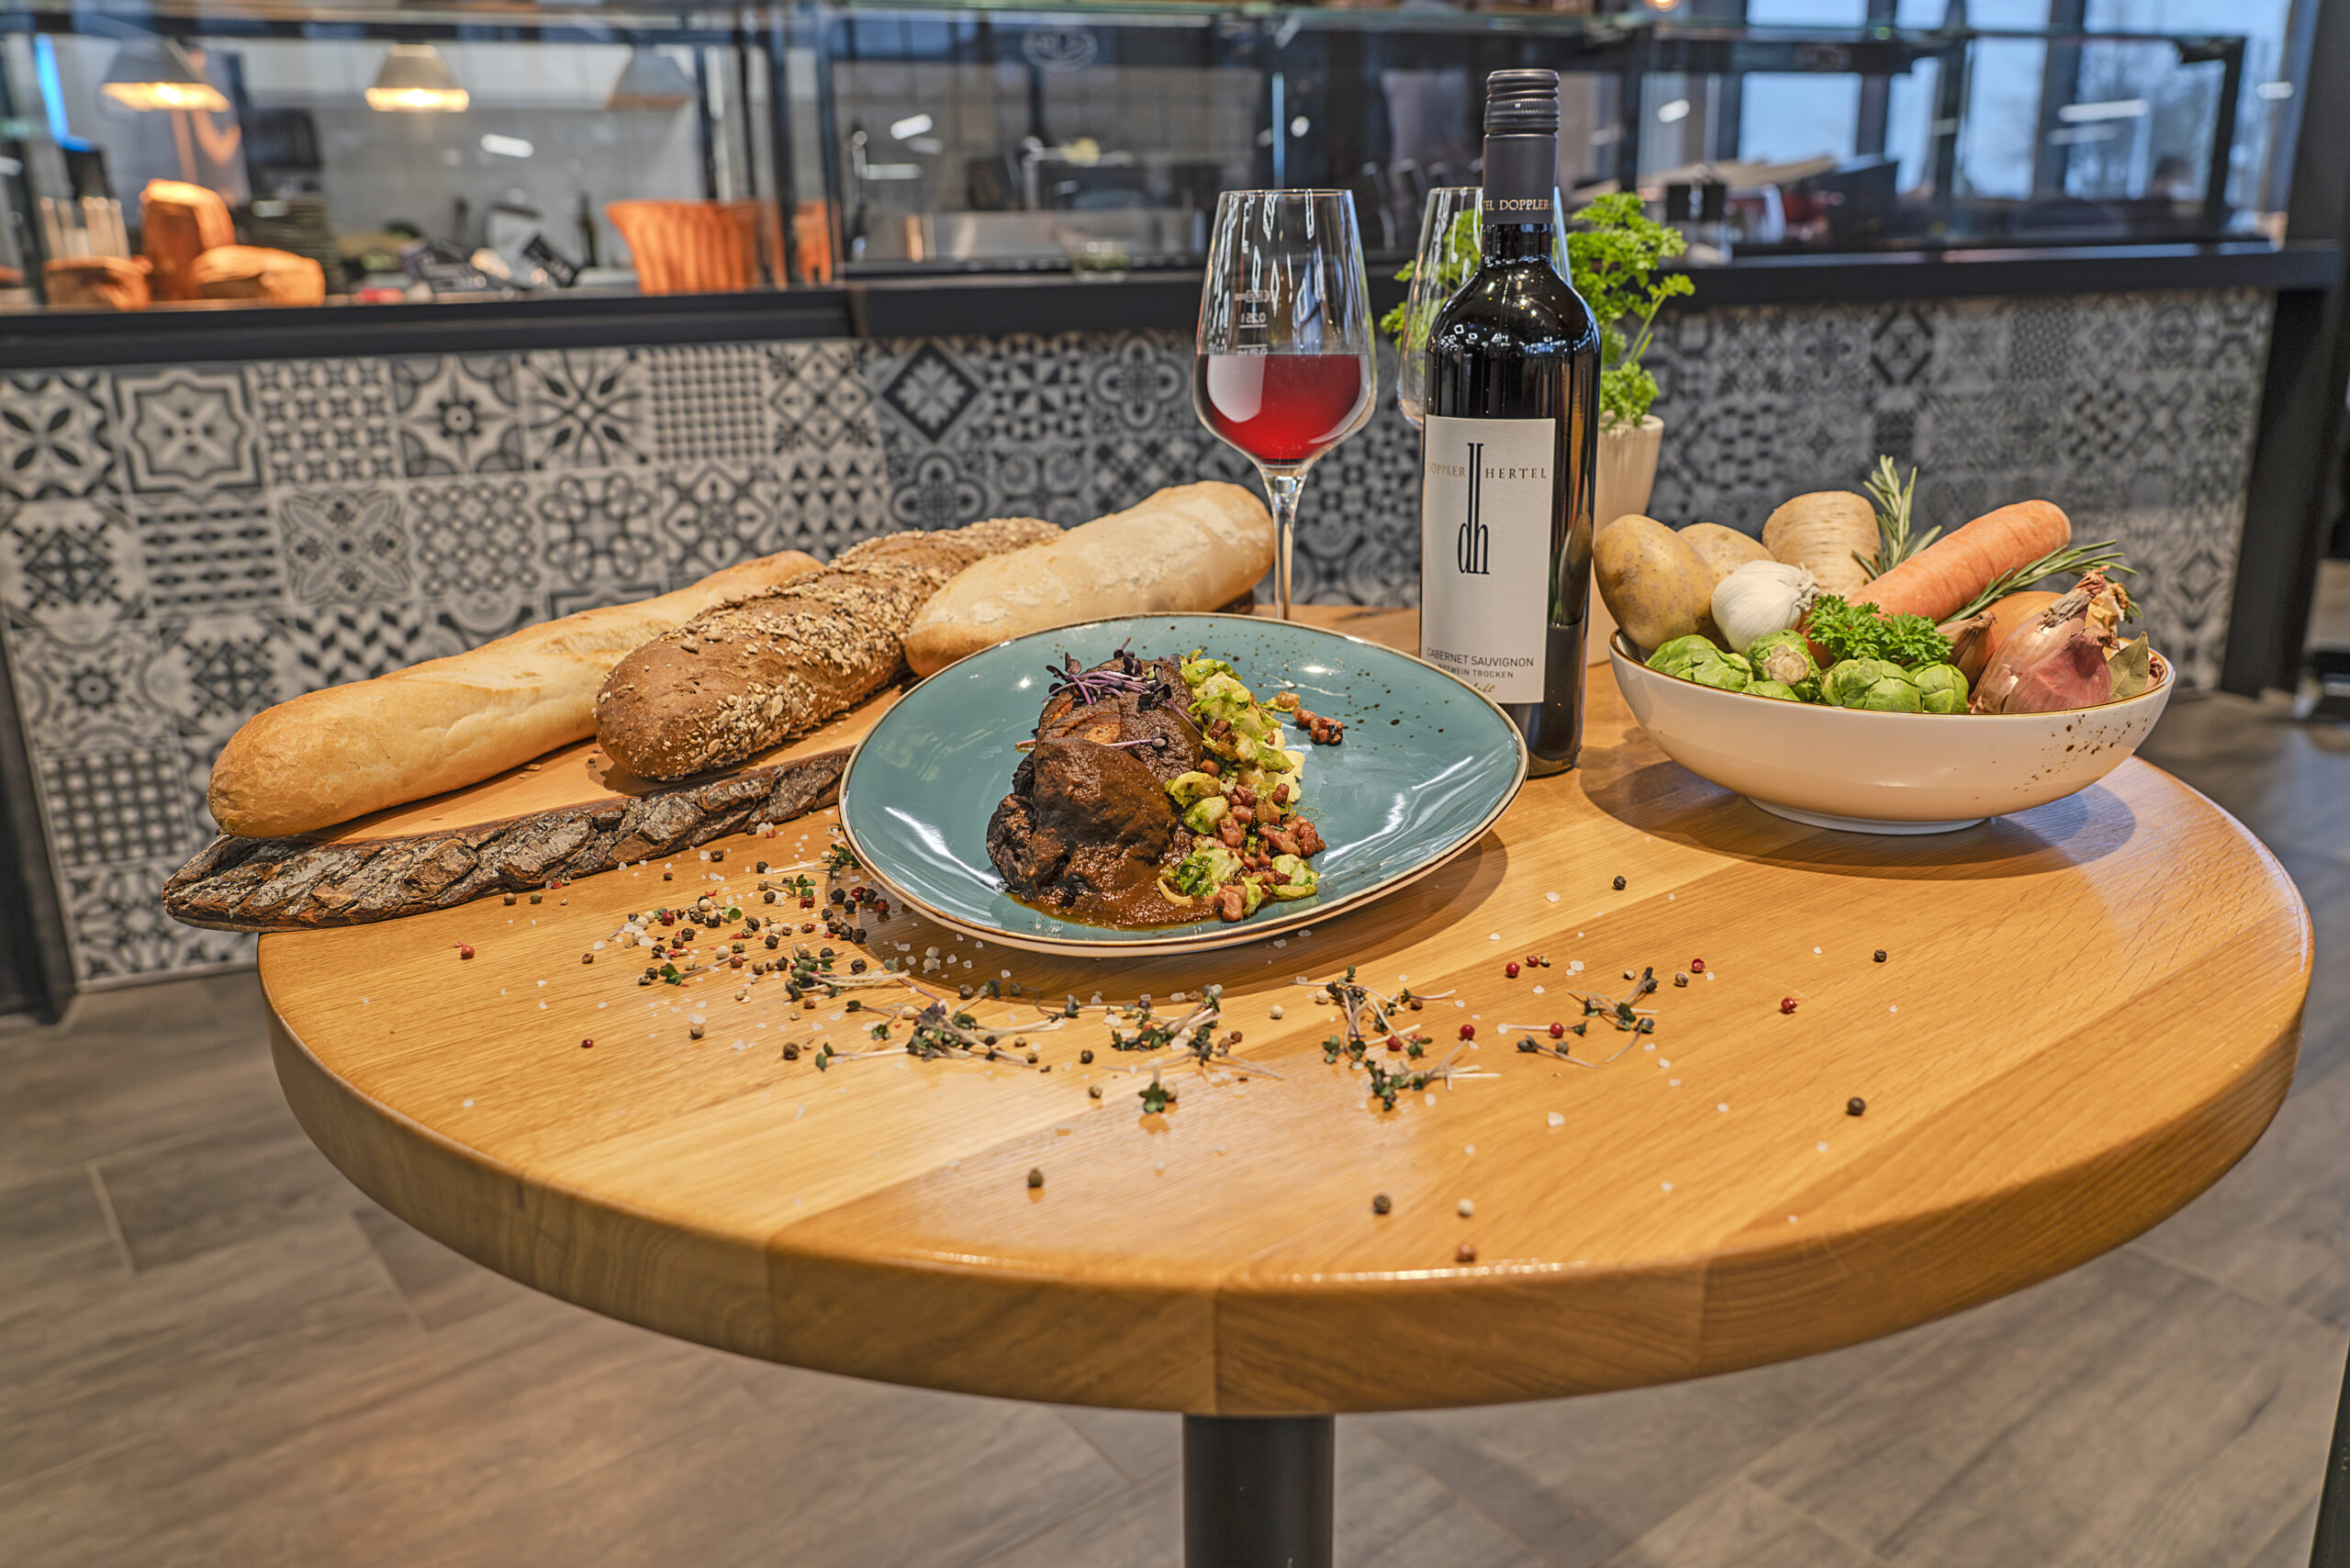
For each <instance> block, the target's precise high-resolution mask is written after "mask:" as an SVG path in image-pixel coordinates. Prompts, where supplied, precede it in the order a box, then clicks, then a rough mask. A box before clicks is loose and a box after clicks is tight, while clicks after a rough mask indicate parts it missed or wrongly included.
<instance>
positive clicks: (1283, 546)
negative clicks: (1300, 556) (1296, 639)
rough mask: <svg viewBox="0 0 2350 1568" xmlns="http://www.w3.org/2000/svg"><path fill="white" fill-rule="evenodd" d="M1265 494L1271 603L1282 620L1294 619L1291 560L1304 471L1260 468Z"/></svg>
mask: <svg viewBox="0 0 2350 1568" xmlns="http://www.w3.org/2000/svg"><path fill="white" fill-rule="evenodd" d="M1258 472H1259V473H1260V474H1262V475H1263V476H1264V478H1265V494H1266V495H1267V496H1268V497H1270V498H1271V500H1272V503H1273V603H1274V604H1275V606H1276V607H1277V608H1278V609H1279V610H1280V612H1281V619H1282V620H1284V621H1294V620H1296V619H1297V617H1296V615H1295V613H1294V612H1293V611H1294V610H1295V606H1294V605H1292V602H1291V600H1290V557H1291V554H1292V553H1293V551H1294V549H1295V546H1296V543H1297V498H1298V497H1299V495H1300V494H1301V493H1303V492H1304V489H1305V471H1304V469H1303V468H1259V470H1258Z"/></svg>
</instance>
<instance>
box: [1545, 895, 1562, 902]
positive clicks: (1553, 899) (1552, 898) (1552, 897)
mask: <svg viewBox="0 0 2350 1568" xmlns="http://www.w3.org/2000/svg"><path fill="white" fill-rule="evenodd" d="M1542 896H1543V897H1544V898H1546V899H1549V900H1550V902H1552V903H1557V902H1559V895H1558V894H1556V893H1544V894H1543V895H1542Z"/></svg>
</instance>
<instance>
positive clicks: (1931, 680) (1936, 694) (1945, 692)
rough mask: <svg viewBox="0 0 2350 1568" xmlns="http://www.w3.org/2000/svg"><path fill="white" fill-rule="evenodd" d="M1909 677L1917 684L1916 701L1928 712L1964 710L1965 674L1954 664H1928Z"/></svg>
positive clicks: (1962, 711) (1961, 711)
mask: <svg viewBox="0 0 2350 1568" xmlns="http://www.w3.org/2000/svg"><path fill="white" fill-rule="evenodd" d="M1909 678H1910V679H1911V680H1913V681H1915V682H1917V684H1918V702H1919V706H1920V707H1922V708H1924V709H1925V711H1927V712H1929V713H1964V712H1965V711H1966V674H1965V672H1964V671H1963V670H1961V669H1960V668H1959V667H1958V666H1956V665H1928V666H1925V667H1924V668H1922V669H1919V670H1918V671H1916V672H1915V673H1913V674H1912V675H1911V676H1910V677H1909Z"/></svg>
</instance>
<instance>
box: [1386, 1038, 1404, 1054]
mask: <svg viewBox="0 0 2350 1568" xmlns="http://www.w3.org/2000/svg"><path fill="white" fill-rule="evenodd" d="M1387 1048H1388V1049H1389V1050H1391V1051H1400V1050H1402V1049H1403V1048H1404V1037H1403V1036H1401V1035H1390V1036H1387Z"/></svg>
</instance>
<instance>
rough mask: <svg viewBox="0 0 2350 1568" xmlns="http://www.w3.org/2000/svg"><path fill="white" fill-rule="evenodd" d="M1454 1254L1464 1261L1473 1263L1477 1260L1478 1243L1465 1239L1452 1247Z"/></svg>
mask: <svg viewBox="0 0 2350 1568" xmlns="http://www.w3.org/2000/svg"><path fill="white" fill-rule="evenodd" d="M1452 1255H1453V1257H1454V1258H1456V1259H1457V1260H1460V1261H1461V1262H1463V1263H1473V1262H1475V1261H1476V1260H1477V1247H1476V1243H1474V1242H1471V1241H1464V1242H1462V1243H1461V1244H1460V1246H1458V1247H1456V1248H1454V1249H1452Z"/></svg>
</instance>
